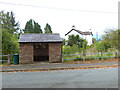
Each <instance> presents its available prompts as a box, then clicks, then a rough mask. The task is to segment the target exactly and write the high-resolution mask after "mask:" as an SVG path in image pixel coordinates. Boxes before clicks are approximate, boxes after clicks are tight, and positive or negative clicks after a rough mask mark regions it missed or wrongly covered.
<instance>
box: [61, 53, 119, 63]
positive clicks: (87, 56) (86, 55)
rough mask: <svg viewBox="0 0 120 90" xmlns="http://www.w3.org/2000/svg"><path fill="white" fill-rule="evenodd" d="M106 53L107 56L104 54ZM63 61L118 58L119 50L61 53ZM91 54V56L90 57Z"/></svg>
mask: <svg viewBox="0 0 120 90" xmlns="http://www.w3.org/2000/svg"><path fill="white" fill-rule="evenodd" d="M94 55H99V57H95V56H94ZM105 55H108V56H105ZM63 56H64V57H63V61H64V60H79V59H82V60H83V62H85V60H86V59H101V60H102V61H103V60H104V58H116V59H117V60H118V58H119V57H120V52H111V53H102V52H101V53H81V54H67V55H63ZM69 56H70V57H71V56H72V57H73V58H69ZM74 56H81V58H75V57H74ZM91 56H92V57H91ZM65 57H67V59H65Z"/></svg>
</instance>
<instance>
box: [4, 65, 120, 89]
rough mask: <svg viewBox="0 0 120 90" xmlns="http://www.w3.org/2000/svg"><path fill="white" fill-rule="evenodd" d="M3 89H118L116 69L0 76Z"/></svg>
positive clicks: (19, 73)
mask: <svg viewBox="0 0 120 90" xmlns="http://www.w3.org/2000/svg"><path fill="white" fill-rule="evenodd" d="M2 77H3V78H2V87H3V88H118V67H115V68H106V69H81V70H62V71H42V72H15V73H14V72H12V73H3V74H2Z"/></svg>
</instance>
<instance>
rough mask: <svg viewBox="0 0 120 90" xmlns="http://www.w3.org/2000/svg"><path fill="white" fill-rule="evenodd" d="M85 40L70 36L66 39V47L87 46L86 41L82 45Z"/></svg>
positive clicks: (77, 36)
mask: <svg viewBox="0 0 120 90" xmlns="http://www.w3.org/2000/svg"><path fill="white" fill-rule="evenodd" d="M84 41H85V39H82V38H80V37H79V35H76V36H74V35H70V36H69V38H68V45H70V46H73V45H74V44H76V45H78V46H79V47H81V48H82V47H83V46H84V45H83V44H86V46H87V41H86V43H84Z"/></svg>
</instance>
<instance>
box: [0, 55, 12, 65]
mask: <svg viewBox="0 0 120 90" xmlns="http://www.w3.org/2000/svg"><path fill="white" fill-rule="evenodd" d="M0 57H1V59H2V60H0V62H2V63H3V62H8V64H11V63H12V61H13V54H8V55H0ZM3 57H7V59H4V60H3Z"/></svg>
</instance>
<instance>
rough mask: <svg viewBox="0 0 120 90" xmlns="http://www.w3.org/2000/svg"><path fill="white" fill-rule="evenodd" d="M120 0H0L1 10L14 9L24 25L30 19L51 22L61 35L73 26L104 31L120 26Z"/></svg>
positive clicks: (80, 28)
mask: <svg viewBox="0 0 120 90" xmlns="http://www.w3.org/2000/svg"><path fill="white" fill-rule="evenodd" d="M118 2H119V0H0V10H5V11H13V12H14V14H15V17H16V21H19V22H20V28H22V29H24V27H25V24H26V22H27V21H28V20H30V19H33V20H35V21H36V22H38V23H39V24H40V25H41V28H42V30H44V27H45V25H46V23H48V24H50V25H51V27H52V31H53V32H54V33H60V35H61V37H62V38H64V35H65V34H66V33H67V32H68V31H69V30H71V29H72V25H75V26H76V29H78V30H81V31H89V29H91V31H92V32H93V34H94V36H96V35H95V34H96V32H98V34H102V33H103V32H104V30H106V29H113V28H116V29H117V28H118Z"/></svg>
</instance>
